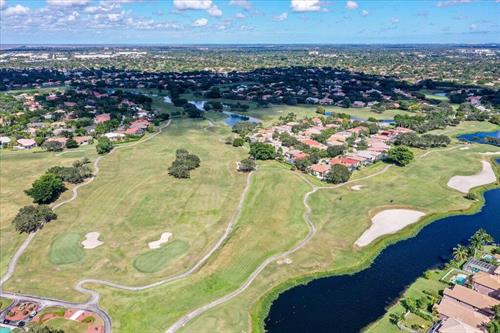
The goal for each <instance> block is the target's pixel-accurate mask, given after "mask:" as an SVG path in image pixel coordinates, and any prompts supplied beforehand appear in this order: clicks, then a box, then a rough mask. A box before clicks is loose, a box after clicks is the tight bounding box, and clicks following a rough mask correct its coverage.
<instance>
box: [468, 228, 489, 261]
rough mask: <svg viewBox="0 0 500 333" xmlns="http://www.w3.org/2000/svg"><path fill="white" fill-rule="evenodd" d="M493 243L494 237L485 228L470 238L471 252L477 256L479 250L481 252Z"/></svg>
mask: <svg viewBox="0 0 500 333" xmlns="http://www.w3.org/2000/svg"><path fill="white" fill-rule="evenodd" d="M492 241H493V237H492V236H491V235H490V234H488V233H487V232H486V230H484V229H483V228H481V229H479V230H478V231H476V232H475V233H474V235H472V236H471V237H470V238H469V243H470V248H471V252H472V253H474V255H476V251H477V250H481V249H482V248H483V245H484V244H485V243H489V242H492Z"/></svg>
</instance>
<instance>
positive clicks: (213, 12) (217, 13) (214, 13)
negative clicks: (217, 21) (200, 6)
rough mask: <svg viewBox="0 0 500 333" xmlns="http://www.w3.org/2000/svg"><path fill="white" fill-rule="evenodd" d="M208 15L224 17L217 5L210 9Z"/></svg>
mask: <svg viewBox="0 0 500 333" xmlns="http://www.w3.org/2000/svg"><path fill="white" fill-rule="evenodd" d="M207 13H208V15H210V16H222V10H220V9H219V7H217V6H216V5H215V4H214V5H213V6H212V7H210V8H208V10H207Z"/></svg>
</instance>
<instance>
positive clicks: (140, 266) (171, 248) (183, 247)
mask: <svg viewBox="0 0 500 333" xmlns="http://www.w3.org/2000/svg"><path fill="white" fill-rule="evenodd" d="M188 249H189V245H188V243H186V242H184V241H181V240H178V239H176V240H174V241H172V242H169V243H168V244H166V245H163V246H162V247H160V248H159V249H154V250H149V251H147V252H144V253H142V254H140V255H138V256H137V258H135V260H134V267H135V268H136V269H137V270H138V271H140V272H143V273H154V272H158V271H159V270H161V269H162V268H164V267H165V266H166V265H167V264H168V263H169V262H170V261H171V260H172V259H173V258H176V257H179V256H181V255H182V254H184V253H186V251H187V250H188Z"/></svg>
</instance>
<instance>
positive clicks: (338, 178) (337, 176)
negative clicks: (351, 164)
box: [325, 164, 351, 184]
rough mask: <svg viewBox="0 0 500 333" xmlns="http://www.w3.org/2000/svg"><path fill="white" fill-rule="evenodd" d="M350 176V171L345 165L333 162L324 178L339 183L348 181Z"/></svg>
mask: <svg viewBox="0 0 500 333" xmlns="http://www.w3.org/2000/svg"><path fill="white" fill-rule="evenodd" d="M350 177H351V172H350V171H349V169H347V167H346V166H345V165H341V164H335V165H334V166H333V167H332V169H331V170H330V171H329V172H328V173H327V174H326V177H325V180H326V181H327V182H329V183H333V184H340V183H345V182H346V181H348V180H349V178H350Z"/></svg>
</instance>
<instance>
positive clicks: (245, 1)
mask: <svg viewBox="0 0 500 333" xmlns="http://www.w3.org/2000/svg"><path fill="white" fill-rule="evenodd" d="M229 4H230V5H232V6H239V7H242V8H245V9H246V10H250V9H251V8H252V3H251V2H250V1H249V0H231V1H229Z"/></svg>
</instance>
